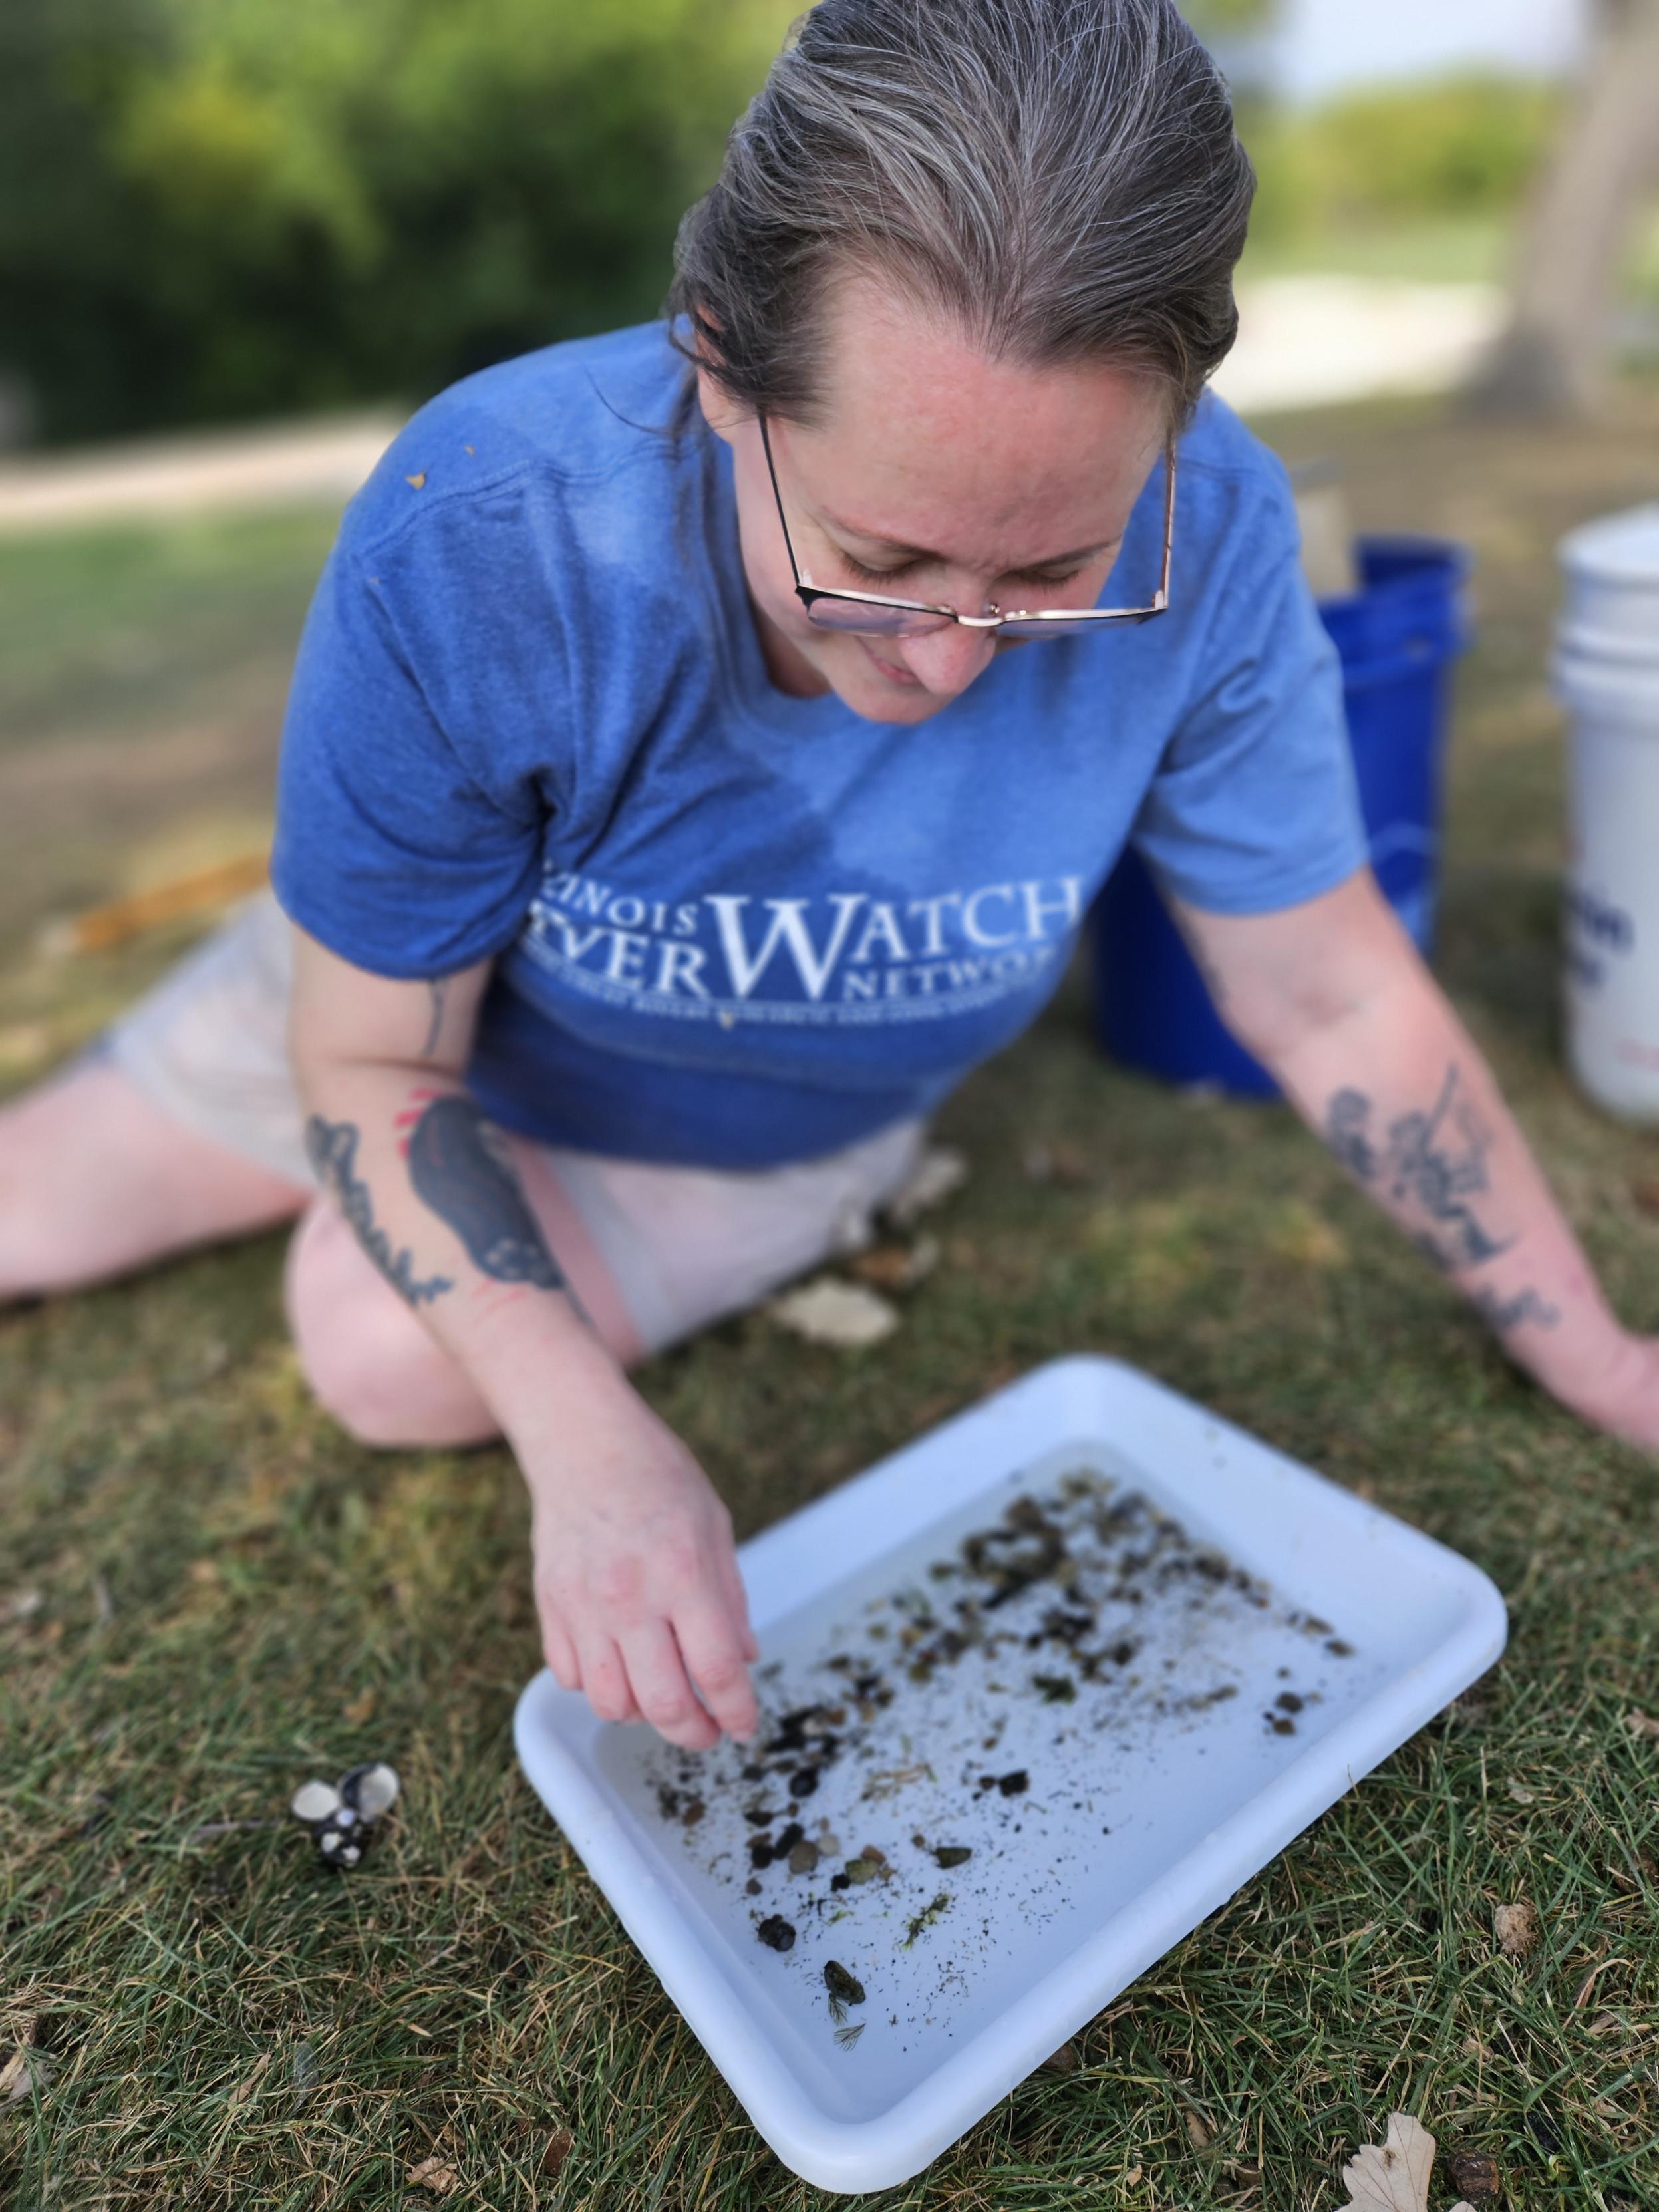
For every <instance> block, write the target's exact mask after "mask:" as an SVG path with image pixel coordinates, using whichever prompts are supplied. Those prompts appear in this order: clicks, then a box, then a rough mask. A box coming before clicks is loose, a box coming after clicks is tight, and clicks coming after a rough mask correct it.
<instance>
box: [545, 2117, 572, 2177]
mask: <svg viewBox="0 0 1659 2212" xmlns="http://www.w3.org/2000/svg"><path fill="white" fill-rule="evenodd" d="M575 2148H576V2138H575V2137H574V2136H573V2135H572V2134H571V2132H570V2130H569V2129H568V2128H555V2129H554V2130H553V2132H552V2133H551V2135H550V2136H548V2138H547V2142H546V2145H545V2147H544V2149H543V2151H542V2172H544V2174H545V2175H546V2176H547V2178H548V2179H549V2180H551V2179H552V2178H553V2176H554V2175H555V2174H556V2173H557V2172H558V2171H559V2169H560V2168H561V2167H562V2166H563V2164H564V2162H565V2160H566V2159H568V2157H569V2155H570V2154H571V2152H572V2151H573V2150H574V2149H575Z"/></svg>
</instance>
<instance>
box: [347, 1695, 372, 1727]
mask: <svg viewBox="0 0 1659 2212" xmlns="http://www.w3.org/2000/svg"><path fill="white" fill-rule="evenodd" d="M379 1704H380V1692H379V1691H378V1690H364V1691H363V1692H361V1694H360V1695H359V1696H357V1697H355V1698H353V1699H352V1700H351V1702H350V1704H349V1705H342V1706H341V1708H340V1718H341V1719H342V1720H343V1722H344V1723H346V1725H347V1727H348V1728H361V1727H362V1724H363V1723H364V1722H365V1721H372V1720H373V1719H374V1708H375V1707H376V1705H379Z"/></svg>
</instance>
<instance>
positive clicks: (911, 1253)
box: [848, 1237, 939, 1291]
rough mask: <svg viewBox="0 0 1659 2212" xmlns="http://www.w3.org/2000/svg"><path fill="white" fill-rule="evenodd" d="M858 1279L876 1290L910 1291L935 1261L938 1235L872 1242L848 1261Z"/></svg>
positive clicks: (937, 1257) (928, 1273) (925, 1276)
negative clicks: (898, 1241) (909, 1241)
mask: <svg viewBox="0 0 1659 2212" xmlns="http://www.w3.org/2000/svg"><path fill="white" fill-rule="evenodd" d="M848 1264H849V1266H850V1267H851V1269H852V1272H853V1273H854V1274H855V1275H856V1276H857V1277H858V1278H859V1279H860V1282H864V1283H868V1284H870V1285H872V1287H873V1288H874V1289H876V1290H878V1291H913V1290H915V1286H916V1285H917V1284H918V1283H920V1282H921V1281H923V1280H925V1279H926V1278H927V1276H929V1275H931V1274H932V1273H933V1270H934V1268H935V1267H938V1265H939V1239H938V1238H937V1237H917V1239H916V1241H915V1243H914V1244H876V1245H873V1246H872V1248H871V1249H870V1250H869V1251H867V1252H860V1254H859V1255H858V1257H857V1258H856V1259H855V1260H853V1261H849V1263H848Z"/></svg>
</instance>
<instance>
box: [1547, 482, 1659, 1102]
mask: <svg viewBox="0 0 1659 2212" xmlns="http://www.w3.org/2000/svg"><path fill="white" fill-rule="evenodd" d="M1560 557H1561V562H1562V566H1563V568H1564V569H1565V574H1566V586H1567V596H1566V605H1565V610H1564V611H1563V614H1562V619H1561V628H1560V632H1559V641H1558V647H1557V651H1556V655H1555V661H1554V676H1555V684H1556V689H1557V690H1558V692H1559V695H1560V696H1561V698H1562V700H1563V701H1564V702H1565V705H1566V707H1567V709H1568V711H1569V713H1570V714H1571V717H1572V731H1571V744H1570V751H1569V777H1568V828H1569V845H1568V856H1567V887H1566V914H1565V952H1566V1004H1567V1050H1568V1054H1569V1057H1570V1059H1571V1063H1572V1070H1573V1073H1574V1074H1575V1075H1576V1076H1577V1079H1578V1081H1579V1082H1580V1083H1581V1084H1582V1085H1583V1088H1584V1089H1585V1090H1586V1091H1588V1092H1589V1095H1590V1097H1592V1098H1594V1099H1595V1101H1596V1103H1598V1105H1601V1106H1604V1107H1606V1108H1607V1109H1608V1111H1609V1112H1611V1113H1613V1114H1619V1115H1625V1116H1626V1117H1627V1118H1629V1119H1631V1120H1634V1121H1659V505H1656V506H1652V507H1633V508H1632V509H1631V511H1630V512H1629V513H1625V514H1614V515H1609V516H1607V518H1606V519H1605V520H1601V521H1599V522H1591V523H1587V524H1586V525H1585V526H1583V529H1580V530H1575V531H1573V532H1571V533H1570V535H1569V536H1567V537H1566V538H1563V540H1562V541H1561V546H1560Z"/></svg>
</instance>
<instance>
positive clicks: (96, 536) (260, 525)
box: [0, 507, 338, 745]
mask: <svg viewBox="0 0 1659 2212" xmlns="http://www.w3.org/2000/svg"><path fill="white" fill-rule="evenodd" d="M337 520H338V518H337V515H336V514H335V513H333V512H332V511H331V510H327V509H315V510H313V509H312V508H308V507H307V508H301V509H299V510H297V511H295V512H292V513H275V514H270V515H261V516H253V517H250V516H244V515H228V516H227V515H213V516H207V517H203V518H200V519H197V520H187V521H180V522H178V523H174V524H171V525H168V526H163V527H159V528H158V527H153V526H151V527H135V528H133V529H131V530H125V531H109V530H102V529H88V530H85V531H70V532H64V533H63V534H62V535H61V536H53V537H27V538H6V537H3V536H0V744H7V745H15V744H19V743H21V742H22V741H23V740H24V739H25V738H36V737H40V736H52V735H57V734H59V733H61V732H64V731H66V730H69V729H72V728H75V727H77V726H84V725H87V724H96V725H97V726H100V728H105V729H115V730H134V729H136V730H140V731H142V730H143V728H145V727H146V726H148V725H149V723H150V722H151V720H153V719H154V717H155V715H156V714H157V713H158V712H161V713H166V714H181V713H185V712H188V711H189V710H190V708H191V705H192V704H193V703H194V702H196V700H197V699H199V698H202V697H210V696H211V691H212V687H213V685H214V684H215V683H216V682H217V681H220V680H222V678H224V676H225V675H226V674H227V673H228V671H231V670H232V669H234V667H235V666H236V665H238V664H239V663H240V662H241V661H243V660H244V659H246V657H247V656H248V655H249V654H250V653H258V652H261V651H264V650H267V649H271V648H273V647H274V648H275V649H276V650H278V651H282V652H283V653H286V652H288V651H289V650H290V649H291V641H292V638H293V636H294V635H295V634H296V633H297V631H298V629H299V625H300V621H301V617H302V616H303V615H304V612H305V609H306V603H307V600H308V599H309V598H310V595H311V587H312V586H313V584H314V583H315V581H316V580H317V571H318V570H319V568H320V567H321V566H322V562H323V556H324V555H325V553H326V552H327V551H328V549H329V545H330V544H331V541H332V539H333V536H334V532H335V529H336V526H337ZM89 608H90V609H95V610H96V616H95V621H94V624H93V625H92V626H91V629H90V634H88V620H87V616H88V609H89Z"/></svg>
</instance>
